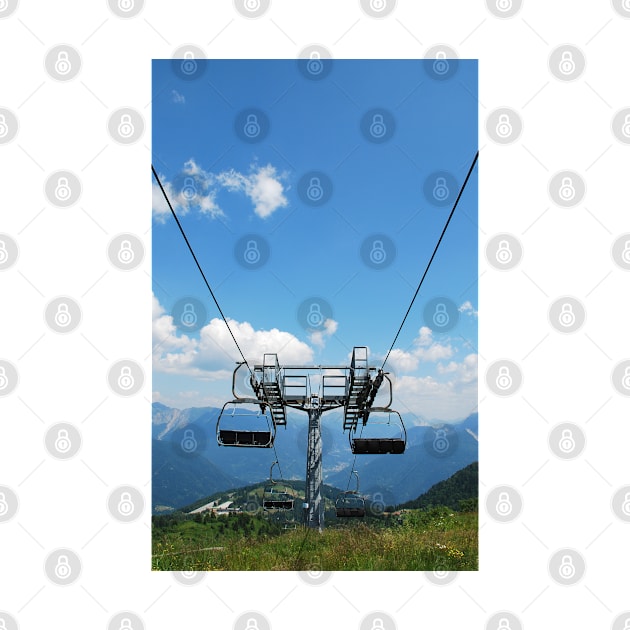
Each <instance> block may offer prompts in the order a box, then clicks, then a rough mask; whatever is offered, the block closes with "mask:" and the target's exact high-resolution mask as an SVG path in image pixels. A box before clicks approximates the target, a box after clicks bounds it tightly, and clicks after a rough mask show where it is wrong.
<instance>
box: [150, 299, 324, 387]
mask: <svg viewBox="0 0 630 630" xmlns="http://www.w3.org/2000/svg"><path fill="white" fill-rule="evenodd" d="M228 322H229V324H230V328H231V330H232V332H233V333H234V336H235V337H236V339H237V340H238V343H239V346H240V347H241V349H242V350H243V353H244V354H245V358H246V359H247V361H248V362H249V363H250V364H253V363H261V362H262V359H263V354H264V353H266V352H272V353H277V354H278V358H279V360H280V361H281V362H282V363H294V364H302V363H305V364H307V363H311V362H312V360H313V350H312V348H310V346H308V345H307V344H306V343H304V342H303V341H300V340H299V339H297V338H296V337H295V336H294V335H292V334H291V333H288V332H285V331H281V330H279V329H277V328H273V329H271V330H257V329H255V328H254V327H253V326H252V325H251V324H250V323H249V322H238V321H236V320H233V319H228ZM240 360H242V359H241V357H240V355H239V353H238V350H237V349H236V346H235V344H234V341H233V340H232V337H231V335H230V332H229V331H228V329H227V326H226V325H225V322H224V321H223V320H222V319H219V318H214V319H212V320H210V322H209V323H208V324H206V325H205V326H204V327H203V328H202V329H201V330H200V331H199V338H198V339H197V338H191V337H189V336H187V335H185V334H181V333H179V331H178V330H177V327H176V326H175V324H174V323H173V317H172V316H171V315H169V314H168V313H167V312H166V311H165V309H164V307H163V306H162V305H161V304H160V303H159V301H158V300H157V298H155V297H154V298H153V367H154V370H155V371H157V372H168V373H172V374H183V375H187V376H193V377H197V378H200V379H203V380H211V381H213V380H223V379H229V378H230V377H231V375H232V370H233V369H234V367H235V365H236V361H240Z"/></svg>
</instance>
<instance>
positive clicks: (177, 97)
mask: <svg viewBox="0 0 630 630" xmlns="http://www.w3.org/2000/svg"><path fill="white" fill-rule="evenodd" d="M171 100H172V101H173V103H177V104H178V105H183V104H184V103H185V102H186V97H185V96H184V95H183V94H180V93H179V92H178V91H177V90H171Z"/></svg>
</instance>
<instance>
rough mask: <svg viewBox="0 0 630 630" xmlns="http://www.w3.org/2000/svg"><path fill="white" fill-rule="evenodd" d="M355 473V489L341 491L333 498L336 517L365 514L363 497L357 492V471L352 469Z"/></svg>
mask: <svg viewBox="0 0 630 630" xmlns="http://www.w3.org/2000/svg"><path fill="white" fill-rule="evenodd" d="M352 474H354V475H356V478H357V488H356V490H346V491H345V492H342V493H341V494H340V495H339V496H338V497H337V499H336V500H335V512H336V514H337V518H347V517H359V518H363V517H364V516H365V499H364V498H363V497H362V496H361V495H360V494H359V473H358V472H357V471H356V470H353V471H352Z"/></svg>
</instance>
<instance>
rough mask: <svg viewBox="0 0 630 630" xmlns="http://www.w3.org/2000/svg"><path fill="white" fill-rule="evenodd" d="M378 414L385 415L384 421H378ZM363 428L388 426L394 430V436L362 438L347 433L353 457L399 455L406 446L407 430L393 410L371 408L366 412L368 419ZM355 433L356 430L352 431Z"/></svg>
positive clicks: (351, 432)
mask: <svg viewBox="0 0 630 630" xmlns="http://www.w3.org/2000/svg"><path fill="white" fill-rule="evenodd" d="M379 414H386V416H387V417H386V419H379V417H378V415H379ZM364 426H368V427H371V426H389V427H394V428H395V429H396V433H397V435H395V436H382V437H363V436H362V435H361V436H358V437H357V436H356V435H353V431H350V432H349V433H348V439H349V441H350V448H351V449H352V452H353V453H354V454H355V455H385V454H387V453H392V454H394V455H401V454H402V453H404V452H405V446H406V445H407V430H406V429H405V425H404V423H403V421H402V417H401V416H400V414H399V413H398V412H397V411H395V410H393V409H380V408H372V409H370V410H369V412H368V419H367V420H366V421H365V423H364ZM354 432H355V433H356V429H355V430H354Z"/></svg>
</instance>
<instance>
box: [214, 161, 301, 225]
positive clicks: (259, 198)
mask: <svg viewBox="0 0 630 630" xmlns="http://www.w3.org/2000/svg"><path fill="white" fill-rule="evenodd" d="M282 179H283V177H282V176H281V175H279V174H278V172H277V171H276V169H275V167H274V166H272V165H271V164H267V165H266V166H254V167H252V171H251V173H249V174H248V175H244V174H243V173H239V172H238V171H235V170H234V169H232V170H230V171H225V172H223V173H219V174H218V175H217V176H216V181H217V182H218V183H219V184H220V185H221V186H223V187H224V188H226V189H227V190H229V191H230V192H237V191H241V192H244V193H245V194H246V195H247V196H248V197H249V198H250V200H251V201H252V204H253V206H254V213H255V214H256V215H258V216H259V217H260V218H261V219H266V218H267V217H269V216H271V215H272V214H273V213H274V212H275V211H276V210H277V209H278V208H284V207H286V206H287V205H288V203H289V202H288V201H287V198H286V197H285V196H284V186H283V184H282Z"/></svg>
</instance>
